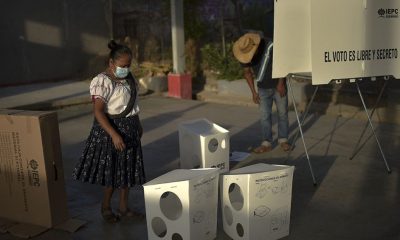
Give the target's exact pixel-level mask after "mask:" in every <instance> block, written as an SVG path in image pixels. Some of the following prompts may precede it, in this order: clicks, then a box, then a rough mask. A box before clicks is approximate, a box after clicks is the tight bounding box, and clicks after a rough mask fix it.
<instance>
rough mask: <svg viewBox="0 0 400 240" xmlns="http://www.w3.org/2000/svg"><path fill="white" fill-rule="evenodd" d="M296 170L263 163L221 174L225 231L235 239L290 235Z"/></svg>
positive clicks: (291, 167) (277, 237) (276, 237)
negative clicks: (293, 183) (293, 182)
mask: <svg viewBox="0 0 400 240" xmlns="http://www.w3.org/2000/svg"><path fill="white" fill-rule="evenodd" d="M293 171H294V167H293V166H284V165H270V164H263V163H260V164H255V165H251V166H248V167H244V168H240V169H237V170H234V171H231V172H230V173H227V174H224V175H221V177H220V178H221V179H220V185H221V186H220V191H221V194H220V195H221V207H222V215H223V216H222V219H223V227H224V231H225V232H226V233H227V234H228V235H229V236H230V237H231V238H232V239H234V240H236V239H254V240H258V239H279V238H282V237H284V236H287V235H289V224H290V209H291V198H292V180H293Z"/></svg>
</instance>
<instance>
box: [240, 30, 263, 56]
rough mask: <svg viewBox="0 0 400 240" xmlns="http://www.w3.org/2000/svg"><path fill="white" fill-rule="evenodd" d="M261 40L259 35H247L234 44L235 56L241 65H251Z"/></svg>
mask: <svg viewBox="0 0 400 240" xmlns="http://www.w3.org/2000/svg"><path fill="white" fill-rule="evenodd" d="M260 41H261V38H260V35H259V34H257V33H246V34H245V35H243V36H241V37H240V38H239V39H238V40H237V41H236V42H235V43H234V44H233V55H234V56H235V58H236V59H237V60H238V61H239V62H241V63H249V62H250V61H251V59H252V58H253V56H254V54H255V52H256V51H257V48H258V45H259V44H260Z"/></svg>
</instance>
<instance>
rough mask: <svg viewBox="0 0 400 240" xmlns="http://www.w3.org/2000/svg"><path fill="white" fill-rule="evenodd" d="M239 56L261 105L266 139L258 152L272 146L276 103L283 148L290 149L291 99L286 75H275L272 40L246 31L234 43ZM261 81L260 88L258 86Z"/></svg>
mask: <svg viewBox="0 0 400 240" xmlns="http://www.w3.org/2000/svg"><path fill="white" fill-rule="evenodd" d="M233 54H234V56H235V58H236V59H237V60H238V61H239V62H240V63H241V64H242V66H243V67H244V69H243V70H244V77H245V79H246V81H247V84H248V85H249V87H250V90H251V93H252V95H253V101H254V103H256V104H259V105H260V110H261V127H262V142H261V145H260V146H258V147H257V148H255V149H254V150H253V151H254V152H255V153H264V152H269V151H271V150H272V103H273V102H275V105H276V108H277V111H278V143H279V145H280V147H281V148H282V150H284V151H285V152H286V151H289V150H290V145H289V143H288V134H289V120H288V99H287V95H286V93H287V91H286V85H285V79H283V78H280V79H273V78H272V41H271V39H266V38H262V37H261V36H260V34H258V33H246V34H245V35H243V36H242V37H240V38H239V39H238V40H237V41H236V42H235V43H234V45H233ZM254 78H256V82H257V90H256V88H255V86H254Z"/></svg>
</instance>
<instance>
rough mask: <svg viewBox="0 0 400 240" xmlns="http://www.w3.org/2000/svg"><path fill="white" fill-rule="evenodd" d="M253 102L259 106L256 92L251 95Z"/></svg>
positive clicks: (258, 97)
mask: <svg viewBox="0 0 400 240" xmlns="http://www.w3.org/2000/svg"><path fill="white" fill-rule="evenodd" d="M253 102H254V103H255V104H260V96H259V95H258V93H256V92H254V93H253Z"/></svg>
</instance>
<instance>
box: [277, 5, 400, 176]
mask: <svg viewBox="0 0 400 240" xmlns="http://www.w3.org/2000/svg"><path fill="white" fill-rule="evenodd" d="M274 4H275V9H274V14H275V15H274V58H273V70H272V77H273V78H281V77H286V78H287V86H288V92H289V95H291V97H292V100H293V102H295V98H294V94H293V90H292V86H291V80H292V78H302V79H308V80H311V82H312V84H313V85H315V89H314V94H313V95H312V97H311V99H310V101H309V104H308V106H307V107H306V110H305V113H304V114H303V117H302V120H300V118H299V114H298V111H297V108H296V104H294V105H293V107H294V110H295V113H296V118H297V123H298V125H299V133H300V134H301V138H302V141H303V145H304V149H305V154H306V156H307V160H308V164H309V168H310V172H311V175H312V178H313V182H314V184H316V179H315V177H314V173H313V169H312V165H311V162H310V158H309V155H308V152H307V147H306V144H305V141H304V136H303V131H302V124H303V122H304V120H305V117H306V115H307V113H308V111H309V108H310V105H311V104H312V102H313V100H314V97H315V95H316V93H317V91H318V87H319V86H320V85H324V84H329V83H342V82H343V81H346V82H351V83H354V85H355V87H356V88H357V92H358V94H359V96H360V100H361V103H362V105H363V107H364V110H365V112H366V115H367V118H368V123H369V126H370V128H371V130H372V132H373V134H374V137H375V140H376V142H377V145H378V147H379V150H380V153H381V155H382V158H383V161H384V163H385V166H386V169H387V171H388V172H389V173H390V172H391V169H390V167H389V165H388V163H387V161H386V158H385V155H384V153H383V150H382V148H381V145H380V142H379V140H378V138H377V135H376V133H375V130H374V127H373V124H372V121H371V116H372V114H373V113H374V110H375V107H374V108H373V109H372V111H371V114H370V113H368V110H367V107H366V105H365V102H364V98H363V95H362V92H361V90H360V87H359V83H360V82H361V80H372V81H374V80H376V78H377V77H383V78H384V79H385V80H388V79H398V78H399V77H400V56H399V55H398V54H399V52H398V51H399V49H400V16H399V15H400V0H296V1H294V0H279V1H274ZM386 84H387V81H385V84H384V86H383V87H382V89H381V91H380V93H379V96H378V99H377V103H378V102H379V101H380V98H381V96H382V93H383V91H384V89H385V87H386ZM376 105H377V104H375V106H376ZM364 132H365V129H364ZM296 138H297V137H296ZM296 138H295V139H296ZM360 139H361V138H360ZM357 145H358V144H357ZM356 147H357V146H356ZM355 150H356V149H355ZM354 154H355V151H354ZM354 154H353V156H354ZM351 158H352V157H351Z"/></svg>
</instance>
